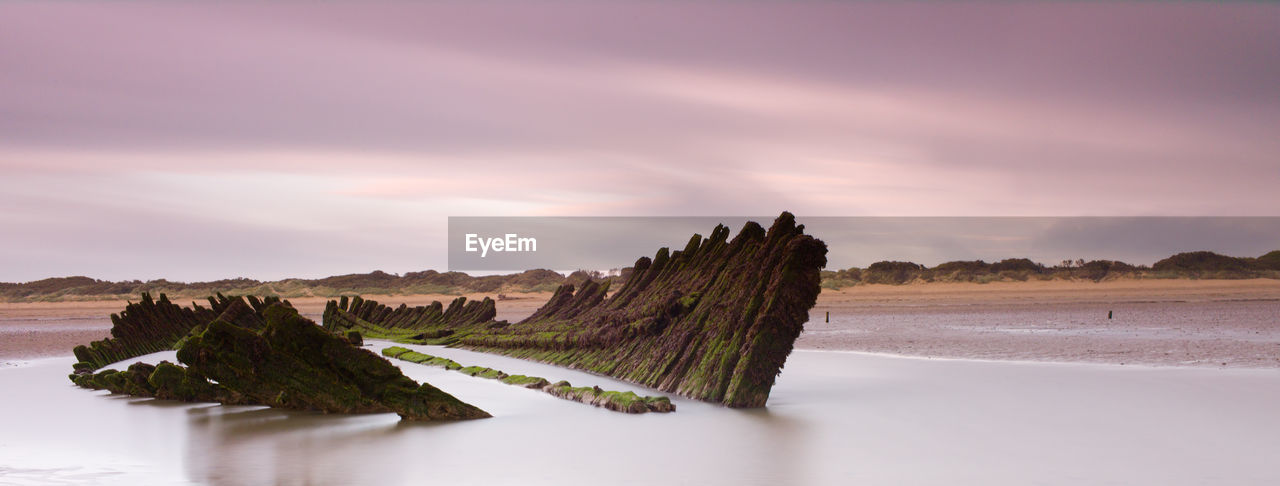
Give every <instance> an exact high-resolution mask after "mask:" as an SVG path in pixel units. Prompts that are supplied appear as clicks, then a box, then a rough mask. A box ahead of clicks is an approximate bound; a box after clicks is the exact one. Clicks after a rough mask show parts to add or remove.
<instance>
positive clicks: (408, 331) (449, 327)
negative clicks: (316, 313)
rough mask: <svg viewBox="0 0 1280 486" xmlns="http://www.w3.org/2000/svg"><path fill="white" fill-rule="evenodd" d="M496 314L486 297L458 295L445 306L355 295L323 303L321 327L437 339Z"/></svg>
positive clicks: (374, 335) (377, 335)
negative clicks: (381, 301)
mask: <svg viewBox="0 0 1280 486" xmlns="http://www.w3.org/2000/svg"><path fill="white" fill-rule="evenodd" d="M339 311H341V312H339ZM496 314H497V307H496V306H495V305H494V302H493V299H490V298H488V297H486V298H484V299H483V300H479V301H475V300H472V301H468V300H467V298H466V297H458V298H456V299H454V300H453V301H452V302H450V303H449V307H447V308H446V307H444V306H443V305H442V304H441V303H439V302H432V303H431V305H427V306H419V307H409V306H406V305H404V304H401V305H400V306H399V307H395V308H392V307H388V306H385V305H382V304H379V303H377V302H376V301H372V300H365V299H362V298H360V297H358V296H357V297H353V298H351V299H348V298H346V297H343V298H342V299H340V300H331V301H329V302H328V303H327V304H326V305H325V312H324V327H325V329H328V330H330V331H332V332H338V331H345V330H354V331H359V332H360V333H361V335H363V336H364V337H367V338H375V339H415V340H427V339H441V338H447V337H448V336H450V335H452V334H453V333H454V332H455V331H456V330H462V329H470V328H475V329H480V328H483V327H484V326H486V325H490V324H492V323H493V317H494V316H495V315H496ZM375 323H376V324H375Z"/></svg>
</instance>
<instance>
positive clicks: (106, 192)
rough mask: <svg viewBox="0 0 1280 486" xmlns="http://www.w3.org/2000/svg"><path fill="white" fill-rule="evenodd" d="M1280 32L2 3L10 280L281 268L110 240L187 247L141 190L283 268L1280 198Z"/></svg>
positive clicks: (890, 18) (851, 9)
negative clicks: (722, 225)
mask: <svg viewBox="0 0 1280 486" xmlns="http://www.w3.org/2000/svg"><path fill="white" fill-rule="evenodd" d="M1278 26H1280V7H1276V6H1274V5H1268V4H1232V5H1214V4H1177V5H1164V4H1083V5H1076V4H1052V3H1049V4H1032V5H1005V4H966V5H946V4H907V5H899V4H752V5H741V6H730V5H724V4H718V5H712V4H693V5H685V4H682V5H665V4H642V3H601V4H570V3H550V4H538V5H532V6H527V5H520V4H513V5H501V6H497V5H462V4H433V5H415V4H406V3H387V4H371V5H359V6H353V5H340V4H297V3H288V4H279V5H265V6H264V5H246V4H234V5H202V4H172V5H171V4H152V3H146V4H125V5H102V4H93V3H76V4H52V5H48V4H36V3H7V4H3V5H0V66H3V69H0V113H3V114H4V116H0V133H2V134H4V135H3V136H0V169H3V170H4V174H5V176H4V179H3V180H0V189H3V191H4V192H3V193H0V208H4V209H5V210H6V211H8V213H7V214H6V215H5V216H4V221H6V223H7V224H9V225H10V228H11V229H12V231H14V232H16V233H19V234H21V235H24V236H23V237H21V238H16V239H10V240H9V241H8V242H6V243H0V250H2V251H5V252H6V253H9V254H12V255H15V256H14V257H13V263H14V265H13V266H9V267H6V273H5V274H0V280H17V279H26V278H39V277H41V276H46V275H48V274H50V273H51V272H54V273H56V272H72V273H88V272H89V270H92V269H99V270H98V271H100V272H101V273H100V275H102V276H109V277H117V276H132V275H142V276H146V275H151V276H169V277H173V278H187V277H185V276H184V275H177V274H175V273H173V272H177V273H185V274H188V275H199V276H201V277H200V278H205V277H207V276H212V275H214V274H216V273H217V272H225V271H231V269H232V268H235V271H237V272H244V273H243V274H244V275H248V276H256V274H255V273H254V272H255V270H254V268H255V267H254V264H259V263H260V264H262V265H271V263H270V262H267V261H266V259H262V261H258V260H254V259H253V258H249V257H246V256H245V255H244V253H245V252H246V251H247V249H248V248H250V247H247V246H237V247H235V248H238V249H237V250H234V251H233V250H232V249H231V247H225V248H224V249H219V248H220V247H219V246H217V245H213V246H208V247H200V248H202V250H201V251H200V252H196V253H191V252H177V253H163V252H160V253H156V254H167V255H170V256H177V255H182V256H181V258H182V261H184V262H191V263H184V264H183V265H181V266H179V267H177V268H179V269H178V270H174V268H175V267H174V266H173V265H170V264H167V263H166V264H161V263H147V262H145V261H138V260H129V259H124V258H122V257H120V256H121V255H131V254H134V253H131V252H134V251H135V250H134V248H138V247H140V246H139V245H143V243H144V242H146V241H149V240H148V238H152V240H151V241H154V242H157V243H156V244H160V242H164V243H163V244H165V245H178V243H177V242H174V241H172V240H170V239H166V238H168V236H166V234H167V233H165V231H167V230H165V229H163V227H162V225H158V224H156V223H155V221H153V220H143V219H137V218H127V217H119V216H113V215H120V214H132V213H133V212H135V211H142V212H143V213H142V214H147V215H149V216H148V217H154V218H162V220H164V221H186V223H182V224H186V225H190V224H193V223H190V222H191V221H199V222H200V223H199V224H201V225H207V226H208V227H209V228H218V230H210V232H211V234H223V233H224V232H229V233H237V232H238V233H241V234H244V235H246V238H250V235H252V236H251V238H252V239H254V240H255V243H254V244H253V246H252V248H255V249H256V252H254V253H256V254H260V255H267V254H274V253H271V252H268V251H266V250H265V249H266V248H274V247H292V248H297V247H298V245H299V243H298V242H299V241H305V248H306V249H307V250H306V251H307V252H312V253H310V254H313V255H317V256H320V257H319V258H317V260H316V261H314V262H311V263H307V262H304V261H303V260H300V259H293V258H292V257H289V258H285V257H281V260H280V261H290V262H295V263H291V264H290V265H296V266H282V267H281V268H294V269H295V270H293V272H295V273H297V274H327V273H334V272H336V270H330V268H332V267H333V266H336V265H338V264H336V263H330V262H344V261H355V260H351V259H349V257H347V255H358V254H366V255H377V257H372V256H370V257H368V258H369V260H368V261H369V264H368V266H369V267H373V266H375V264H376V265H377V266H379V267H381V268H384V269H388V270H395V269H402V270H416V269H420V268H425V267H437V268H438V267H440V266H442V265H443V253H442V252H441V253H438V254H437V253H433V251H434V250H429V249H428V248H434V247H433V246H432V245H433V244H435V243H431V244H428V243H424V241H430V242H435V241H437V240H438V241H439V242H440V243H442V242H443V235H442V234H441V232H442V231H443V225H444V218H445V217H447V216H449V215H485V214H493V215H742V214H776V213H777V212H778V211H780V210H783V209H789V210H792V211H794V212H796V213H798V214H801V215H898V216H909V215H915V216H927V215H1104V216H1105V215H1274V214H1275V213H1274V211H1275V210H1274V208H1275V207H1277V205H1276V202H1277V200H1276V197H1275V196H1274V190H1273V189H1272V188H1273V187H1275V186H1276V185H1277V184H1280V172H1278V171H1277V170H1276V164H1275V162H1276V160H1277V157H1280V139H1277V138H1276V137H1275V136H1274V135H1275V134H1274V127H1276V126H1280V88H1278V87H1280V51H1277V50H1276V49H1275V48H1274V46H1275V45H1277V44H1280V27H1278ZM229 33H234V35H229ZM108 209H110V211H111V212H105V211H107V210H108ZM84 215H93V217H88V218H86V217H84ZM102 221H110V222H111V224H112V226H111V227H103V226H102V225H101V224H99V223H100V222H102ZM175 224H176V223H175ZM183 228H184V230H183V231H185V232H191V233H199V234H206V233H200V232H196V231H195V230H192V229H190V228H188V227H185V226H184V227H183ZM113 231H118V233H112V232H113ZM103 234H113V235H116V236H113V237H112V238H111V239H108V240H109V241H120V242H122V243H120V244H118V245H117V244H112V245H101V244H95V243H94V242H96V241H100V240H101V239H102V236H101V235H103ZM120 235H131V236H129V237H128V238H123V237H122V236H120ZM353 235H362V236H359V237H357V236H353ZM206 236H208V238H213V237H212V236H209V235H208V234H206ZM120 238H123V239H120ZM55 239H56V240H57V241H53V240H55ZM215 240H216V238H215ZM246 244H247V243H246ZM415 244H416V245H424V246H417V247H415V246H414V245H415ZM50 248H58V249H59V251H61V252H63V253H64V254H69V253H76V254H83V255H96V256H97V257H98V258H99V259H101V260H104V261H105V262H115V263H102V262H100V263H97V264H94V265H89V264H88V263H85V261H87V260H90V259H85V261H77V262H76V265H81V266H82V267H76V266H75V265H70V264H64V262H63V261H59V260H58V259H57V258H56V255H55V254H54V253H50V251H51V250H49V249H50ZM939 251H941V252H944V253H945V252H946V251H953V252H956V253H957V254H959V253H961V252H963V251H967V250H964V249H963V248H961V247H958V246H957V247H955V248H952V249H950V250H948V249H945V248H944V249H940V250H939ZM236 257H240V258H241V259H242V260H243V261H245V262H253V264H245V265H243V267H229V266H227V265H228V264H227V263H226V262H228V261H235V260H236ZM206 261H209V262H212V261H217V262H219V263H218V264H212V263H206ZM76 268H85V270H84V271H83V272H81V271H77V270H76ZM356 270H359V269H358V268H349V267H343V271H356ZM284 273H286V274H287V273H288V272H284ZM272 275H275V274H272ZM219 276H225V275H219ZM130 278H132V277H130Z"/></svg>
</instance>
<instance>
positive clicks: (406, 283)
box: [0, 250, 1280, 302]
mask: <svg viewBox="0 0 1280 486" xmlns="http://www.w3.org/2000/svg"><path fill="white" fill-rule="evenodd" d="M1196 255H1202V256H1196ZM1209 255H1212V256H1209ZM1161 262H1168V263H1166V264H1165V265H1161V263H1160V262H1157V263H1156V264H1155V265H1152V266H1150V267H1148V266H1141V265H1130V264H1128V263H1124V262H1118V261H1110V260H1092V261H1084V260H1064V261H1062V262H1060V263H1059V264H1057V265H1052V266H1046V265H1044V264H1042V263H1036V262H1033V261H1031V260H1029V259H1026V258H1009V259H1005V260H1001V261H998V262H994V263H987V262H984V261H981V260H972V261H951V262H945V263H941V264H938V265H937V266H934V267H928V266H925V265H921V264H918V263H913V262H896V261H880V262H875V263H873V264H871V265H868V266H867V268H858V267H850V268H846V269H843V270H832V271H824V272H822V277H821V278H822V286H823V288H830V289H838V288H842V287H849V286H853V285H860V284H889V285H901V284H906V283H912V282H978V283H986V282H996V281H1010V282H1011V281H1026V280H1093V281H1101V280H1112V279H1120V278H1195V279H1242V278H1277V279H1280V250H1277V251H1272V252H1270V253H1267V254H1265V255H1262V256H1260V257H1258V258H1248V257H1229V256H1222V255H1217V254H1214V253H1211V252H1190V253H1179V254H1177V255H1174V256H1172V257H1169V258H1166V259H1164V260H1161ZM1178 262H1180V263H1178ZM634 271H635V269H634V268H633V267H627V268H624V269H621V275H612V276H610V275H604V274H601V273H600V272H592V271H584V270H579V271H576V272H573V273H571V274H569V275H568V276H564V275H560V274H559V273H556V272H553V271H551V270H529V271H526V272H522V273H516V274H511V275H486V276H480V277H472V276H470V275H467V274H465V273H461V272H445V273H440V272H436V271H433V270H427V271H424V272H410V273H406V274H404V275H395V274H389V273H386V272H381V271H374V272H371V273H362V274H350V275H338V276H333V277H327V278H321V279H285V280H277V281H270V282H264V281H258V280H251V279H246V278H237V279H225V280H217V281H213V282H194V283H183V282H170V281H168V280H163V279H162V280H151V281H146V282H142V281H137V280H133V281H125V282H109V281H104V280H96V279H92V278H89V277H59V278H47V279H43V280H36V281H32V282H24V283H10V282H0V301H5V302H40V301H49V302H57V301H75V300H108V299H121V300H123V299H127V298H129V297H131V296H133V295H138V294H141V293H150V294H153V295H159V294H162V293H163V294H167V295H170V296H173V297H175V298H183V299H195V298H202V297H203V296H206V295H211V294H216V293H221V294H224V295H229V296H237V295H245V296H247V295H262V296H270V297H274V298H285V299H287V298H299V297H328V298H338V297H344V296H345V297H353V296H370V295H387V296H390V295H418V294H444V295H460V294H464V293H493V294H501V295H504V296H505V295H511V294H519V293H529V292H553V291H555V290H556V289H557V288H559V287H560V286H561V285H564V284H572V285H573V286H574V287H575V288H577V287H582V285H583V284H585V283H586V282H588V281H593V282H595V283H598V284H603V283H606V282H607V283H609V284H610V285H611V286H618V285H621V283H622V282H624V281H626V280H627V278H628V277H630V275H631V273H633V272H634Z"/></svg>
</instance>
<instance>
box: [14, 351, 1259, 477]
mask: <svg viewBox="0 0 1280 486" xmlns="http://www.w3.org/2000/svg"><path fill="white" fill-rule="evenodd" d="M382 346H385V343H375V344H373V345H372V346H370V349H373V350H375V351H376V350H377V349H380V348H381V347H382ZM417 348H418V349H420V350H423V351H425V352H428V353H430V354H435V355H439V356H446V357H449V358H452V359H455V360H457V361H459V362H460V363H463V364H464V365H484V366H490V367H494V368H498V369H501V370H504V371H506V372H508V373H521V374H532V375H538V376H543V377H545V378H548V379H552V380H558V379H568V380H569V381H571V382H573V383H574V384H575V385H591V384H597V385H600V386H602V387H604V388H609V389H623V390H639V391H645V390H643V389H641V388H639V387H635V386H633V385H628V384H623V383H619V382H616V381H614V380H610V379H607V378H602V377H598V376H593V375H589V374H585V373H580V372H576V371H572V370H565V369H561V368H556V367H551V366H546V365H542V364H537V363H530V362H526V361H520V360H515V359H511V358H505V357H499V356H491V355H485V354H479V353H473V352H469V351H463V350H456V349H443V348H437V347H427V346H418V347H417ZM172 355H173V353H172V352H169V353H159V354H158V355H153V356H150V357H147V358H144V360H145V361H148V362H155V361H158V360H159V359H165V358H168V359H172ZM71 362H72V359H71V358H70V357H66V358H56V359H45V360H39V361H34V362H32V363H31V364H30V365H28V366H23V367H17V368H5V369H0V389H4V390H6V393H5V398H4V399H3V401H2V402H0V430H3V431H4V433H3V435H0V483H4V482H9V483H16V484H25V483H29V484H49V483H57V482H65V483H69V484H184V483H200V484H357V483H358V484H591V485H599V484H699V485H701V484H733V485H738V484H769V485H773V484H858V483H863V484H1027V483H1038V484H1079V483H1126V484H1131V483H1142V484H1204V483H1209V484H1276V483H1277V482H1278V481H1280V471H1277V470H1276V468H1275V467H1273V465H1272V464H1271V462H1270V461H1271V460H1272V459H1273V458H1274V457H1276V456H1280V414H1276V413H1274V410H1275V403H1280V371H1277V370H1243V369H1187V368H1163V369H1158V368H1144V367H1133V366H1124V367H1120V366H1109V365H1087V364H1038V363H1018V362H983V361H963V360H927V359H913V358H900V357H891V356H879V355H868V354H860V353H834V352H812V351H797V352H796V353H794V354H793V355H792V356H791V358H790V359H789V360H788V362H787V367H786V369H785V371H784V372H783V374H782V375H781V376H780V377H779V381H778V384H777V386H775V388H774V390H773V394H772V396H771V398H770V401H769V407H768V408H767V409H761V410H732V409H725V408H721V407H718V406H714V405H709V404H705V403H701V402H691V401H688V400H683V399H678V400H675V401H676V403H677V405H678V407H679V409H678V410H677V411H676V412H675V413H672V414H644V415H626V414H620V413H616V412H609V411H606V410H603V409H599V408H595V407H590V406H587V405H583V404H580V403H576V402H570V401H567V400H561V399H558V398H555V397H552V396H550V395H547V394H545V393H541V392H537V391H533V390H526V389H523V388H519V387H514V386H509V385H504V384H501V383H499V382H496V381H491V380H484V379H479V378H473V377H468V376H465V375H463V374H461V373H458V372H453V371H446V370H443V369H439V368H431V367H425V366H421V365H415V364H411V363H405V362H400V361H393V362H395V363H396V364H397V365H399V366H401V368H402V369H404V370H405V371H406V373H407V374H409V375H410V376H411V377H413V378H415V379H418V380H427V381H429V382H431V383H433V384H435V385H436V386H438V387H440V388H442V389H444V390H446V391H448V392H450V393H453V394H454V395H456V396H457V397H459V398H461V399H462V400H464V401H467V402H470V403H472V404H475V405H477V406H479V407H481V408H483V409H485V410H487V411H489V412H490V413H492V414H493V415H494V418H492V419H486V420H478V421H469V422H457V423H408V422H401V421H399V420H398V417H396V416H395V415H393V414H377V415H363V416H337V415H323V414H315V413H304V412H288V411H280V410H272V409H266V408H263V407H244V406H240V407H224V406H219V405H212V404H182V403H175V402H165V401H158V400H151V399H136V398H127V397H121V396H112V395H109V394H107V393H106V392H101V391H98V392H94V391H87V390H82V389H78V388H76V387H74V386H72V385H71V384H70V383H69V382H68V381H67V379H66V377H65V375H66V373H67V372H68V371H69V370H70V365H71ZM645 392H646V393H650V394H652V393H655V392H652V391H645Z"/></svg>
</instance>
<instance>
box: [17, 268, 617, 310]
mask: <svg viewBox="0 0 1280 486" xmlns="http://www.w3.org/2000/svg"><path fill="white" fill-rule="evenodd" d="M584 276H585V277H584ZM582 278H605V277H604V276H602V275H599V274H598V272H597V273H592V272H581V273H576V272H575V273H574V274H572V275H570V276H568V277H566V276H564V275H561V274H559V273H556V272H554V271H551V270H529V271H526V272H522V273H516V274H511V275H486V276H479V277H473V276H470V275H467V274H465V273H461V272H445V273H440V272H436V271H434V270H427V271H423V272H410V273H406V274H404V275H395V274H390V273H386V272H382V271H374V272H371V273H360V274H350V275H338V276H333V277H326V278H320V279H298V278H291V279H284V280H276V281H259V280H253V279H247V278H237V279H226V280H217V281H212V282H192V283H185V282H171V281H168V280H164V279H160V280H150V281H145V282H144V281H139V280H131V281H123V282H109V281H105V280H97V279H93V278H89V277H81V276H77V277H59V278H47V279H43V280H36V281H32V282H25V283H6V282H0V300H4V301H8V302H33V301H61V300H95V299H96V300H102V299H127V298H129V297H130V296H134V295H138V294H141V293H144V292H145V293H150V294H153V295H158V294H161V293H164V294H168V295H170V296H173V297H175V298H201V297H203V296H206V295H212V294H215V293H222V294H225V295H265V296H273V297H278V298H286V299H287V298H298V297H312V296H314V297H333V298H336V297H340V296H344V295H346V296H352V295H413V294H453V295H457V294H463V293H470V292H484V293H498V292H503V293H521V292H549V291H552V290H555V289H556V287H558V286H560V285H561V284H563V283H565V282H570V281H576V280H580V279H582ZM614 278H617V277H614Z"/></svg>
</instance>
